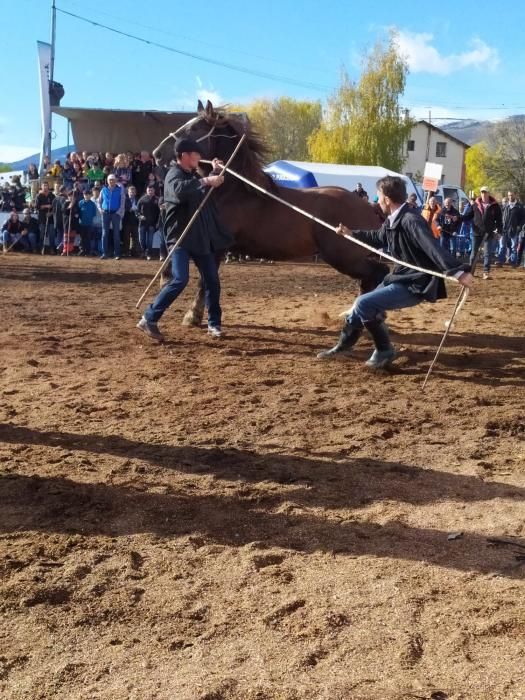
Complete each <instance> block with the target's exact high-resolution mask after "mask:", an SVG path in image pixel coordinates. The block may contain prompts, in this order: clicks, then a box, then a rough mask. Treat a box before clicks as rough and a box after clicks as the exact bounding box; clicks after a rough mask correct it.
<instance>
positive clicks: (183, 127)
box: [162, 117, 240, 143]
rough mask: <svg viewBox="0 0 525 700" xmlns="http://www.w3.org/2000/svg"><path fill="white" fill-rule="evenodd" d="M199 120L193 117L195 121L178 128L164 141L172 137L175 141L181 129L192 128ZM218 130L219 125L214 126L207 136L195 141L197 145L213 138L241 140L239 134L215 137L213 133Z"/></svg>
mask: <svg viewBox="0 0 525 700" xmlns="http://www.w3.org/2000/svg"><path fill="white" fill-rule="evenodd" d="M198 119H200V117H193V119H190V121H189V122H186V124H183V125H182V126H179V128H178V129H177V130H176V131H173V132H171V133H169V134H168V136H167V137H166V139H164V141H166V140H167V139H169V138H170V137H171V138H172V139H174V140H175V139H176V138H177V134H178V133H179V131H181V129H185V128H187V127H188V126H191V124H193V123H194V122H196V121H197V120H198ZM216 128H217V123H215V124H212V127H211V129H210V130H209V131H208V133H207V134H204V136H201V137H200V138H198V139H195V141H196V142H197V143H200V142H201V141H204V140H205V139H208V141H209V140H210V139H211V138H214V139H219V138H223V139H239V138H240V136H239V134H232V135H231V136H229V135H228V134H215V135H213V132H214V131H215V129H216ZM164 141H163V142H162V143H164Z"/></svg>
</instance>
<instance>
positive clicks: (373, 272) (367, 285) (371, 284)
mask: <svg viewBox="0 0 525 700" xmlns="http://www.w3.org/2000/svg"><path fill="white" fill-rule="evenodd" d="M388 269H389V268H388V265H385V264H384V263H382V262H379V260H374V259H373V258H367V259H366V268H365V272H366V273H367V274H366V275H365V276H363V277H361V278H360V279H361V282H360V284H359V288H360V290H361V294H366V292H371V291H372V289H375V288H376V287H377V285H378V284H381V282H382V281H383V280H384V279H385V275H387V274H388Z"/></svg>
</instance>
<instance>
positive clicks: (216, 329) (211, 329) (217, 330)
mask: <svg viewBox="0 0 525 700" xmlns="http://www.w3.org/2000/svg"><path fill="white" fill-rule="evenodd" d="M208 333H209V334H210V335H211V336H212V338H222V330H221V327H220V326H208Z"/></svg>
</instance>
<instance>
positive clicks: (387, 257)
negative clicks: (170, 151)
mask: <svg viewBox="0 0 525 700" xmlns="http://www.w3.org/2000/svg"><path fill="white" fill-rule="evenodd" d="M201 163H210V164H211V161H210V160H204V159H202V160H201ZM225 169H226V171H227V172H229V173H231V174H232V175H233V176H234V177H236V178H238V179H239V180H242V182H245V183H246V184H247V185H250V186H251V187H253V188H254V189H256V190H258V191H259V192H262V193H263V194H265V195H266V196H267V197H270V198H271V199H274V200H275V201H276V202H280V203H281V204H284V206H286V207H289V208H290V209H293V210H294V211H296V212H297V213H298V214H302V215H303V216H306V218H307V219H311V220H312V221H315V223H317V224H320V225H321V226H324V227H325V228H327V229H329V230H330V231H333V232H334V233H337V227H336V226H332V225H331V224H328V223H326V221H323V220H322V219H319V218H318V217H317V216H314V215H313V214H310V213H309V212H307V211H305V210H304V209H301V208H300V207H297V206H295V204H291V203H290V202H287V201H286V200H284V199H281V197H278V196H277V195H275V194H273V193H272V192H268V190H265V189H264V187H261V186H260V185H257V184H256V183H255V182H252V181H251V180H249V179H248V178H247V177H244V175H240V174H239V173H237V172H235V170H232V169H231V168H230V167H227V168H225ZM344 237H345V238H347V239H348V240H349V241H352V243H355V244H356V245H358V246H361V248H366V250H369V251H370V252H371V253H375V254H376V255H379V256H380V257H381V258H385V260H390V261H391V262H393V263H395V264H396V265H400V266H402V267H408V268H410V269H411V270H416V271H417V272H422V273H424V274H426V275H432V276H433V277H440V278H441V279H444V280H451V281H453V282H457V281H458V280H457V279H456V278H455V277H451V276H450V275H445V274H443V273H442V272H436V271H435V270H427V269H425V268H424V267H418V266H417V265H412V264H410V263H407V262H403V261H401V260H398V259H397V258H394V257H393V256H392V255H389V254H388V253H383V252H382V251H380V250H378V249H377V248H374V247H373V246H371V245H368V243H364V242H363V241H359V240H357V238H354V237H353V236H349V235H346V234H345V236H344Z"/></svg>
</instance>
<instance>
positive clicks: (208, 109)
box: [206, 100, 213, 117]
mask: <svg viewBox="0 0 525 700" xmlns="http://www.w3.org/2000/svg"><path fill="white" fill-rule="evenodd" d="M206 116H207V117H213V105H212V103H211V102H210V101H209V100H208V101H207V102H206Z"/></svg>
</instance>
